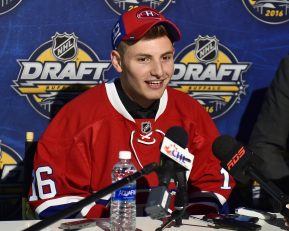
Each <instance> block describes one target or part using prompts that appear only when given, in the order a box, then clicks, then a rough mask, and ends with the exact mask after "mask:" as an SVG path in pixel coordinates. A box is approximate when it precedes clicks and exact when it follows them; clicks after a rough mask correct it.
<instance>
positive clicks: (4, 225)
mask: <svg viewBox="0 0 289 231" xmlns="http://www.w3.org/2000/svg"><path fill="white" fill-rule="evenodd" d="M196 217H197V218H199V217H200V216H196ZM76 220H77V219H64V220H60V221H58V222H56V223H54V224H52V225H51V226H49V227H47V228H45V229H43V230H45V231H60V230H63V229H60V228H59V226H60V224H61V223H63V222H70V221H76ZM36 222H39V221H38V220H21V221H0V227H1V228H0V229H1V230H13V231H20V230H23V229H26V228H28V227H30V226H31V225H33V224H35V223H36ZM270 223H271V224H269V223H268V222H267V221H264V220H260V221H259V222H258V224H260V225H261V226H262V229H261V230H265V231H274V230H286V227H285V225H284V221H283V218H282V216H280V215H278V216H277V219H276V220H274V221H270ZM160 225H161V221H159V220H153V219H151V218H149V217H137V229H136V231H154V230H155V229H156V228H158V227H159V226H160ZM287 229H288V230H289V228H287ZM81 230H84V231H92V230H93V231H109V219H105V218H101V219H96V223H95V226H93V227H88V228H84V229H81ZM165 230H168V231H180V230H181V231H192V230H193V231H210V230H218V231H228V229H215V228H212V227H208V225H207V223H205V222H203V221H201V220H199V219H194V218H190V219H189V220H185V219H184V220H183V225H182V226H181V227H170V228H166V229H165Z"/></svg>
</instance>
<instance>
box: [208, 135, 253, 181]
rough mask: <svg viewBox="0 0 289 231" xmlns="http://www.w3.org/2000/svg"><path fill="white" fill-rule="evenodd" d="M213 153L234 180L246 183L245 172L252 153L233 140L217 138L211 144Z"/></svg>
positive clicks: (225, 137) (224, 137)
mask: <svg viewBox="0 0 289 231" xmlns="http://www.w3.org/2000/svg"><path fill="white" fill-rule="evenodd" d="M212 149H213V153H214V155H215V156H216V157H217V158H218V159H219V160H220V161H221V165H222V167H223V168H224V169H226V170H227V171H228V172H229V173H230V174H231V175H232V176H233V177H234V178H235V179H237V180H239V181H241V182H244V183H245V182H246V181H248V180H249V178H248V177H247V176H245V170H246V167H247V165H248V164H249V162H250V159H251V157H252V153H251V152H250V151H249V150H248V149H246V148H245V147H244V146H243V145H242V144H241V143H239V142H237V141H236V140H235V139H234V138H232V137H230V136H228V135H224V136H219V137H218V138H217V139H216V140H215V141H214V143H213V147H212Z"/></svg>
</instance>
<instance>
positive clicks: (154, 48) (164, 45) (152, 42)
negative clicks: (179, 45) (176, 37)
mask: <svg viewBox="0 0 289 231" xmlns="http://www.w3.org/2000/svg"><path fill="white" fill-rule="evenodd" d="M173 51H174V48H173V44H172V42H171V40H170V39H169V38H168V37H167V36H162V37H158V38H153V39H148V38H143V39H141V40H139V41H138V42H136V43H134V44H133V45H128V46H126V48H125V53H127V54H148V55H162V54H165V53H168V52H173Z"/></svg>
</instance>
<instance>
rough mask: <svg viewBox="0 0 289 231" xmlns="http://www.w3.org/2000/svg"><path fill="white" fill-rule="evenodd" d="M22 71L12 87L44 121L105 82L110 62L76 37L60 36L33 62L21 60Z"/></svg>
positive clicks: (33, 57) (39, 50)
mask: <svg viewBox="0 0 289 231" xmlns="http://www.w3.org/2000/svg"><path fill="white" fill-rule="evenodd" d="M17 61H18V63H19V65H20V66H21V69H20V71H19V74H18V78H17V80H14V81H13V82H14V85H12V86H11V87H12V88H13V89H14V90H15V91H16V92H17V93H18V94H19V95H20V96H23V97H26V98H27V100H28V102H29V103H30V105H31V106H32V107H33V108H34V109H35V110H36V111H37V112H38V113H39V114H41V115H42V116H43V117H45V118H48V119H50V118H52V117H53V116H54V115H55V113H57V111H58V110H59V109H60V108H61V107H62V106H63V105H64V104H65V103H67V102H68V101H69V100H71V99H72V98H74V97H75V96H77V95H79V94H80V93H81V92H83V91H84V90H86V89H88V88H91V87H93V86H95V85H96V84H100V83H103V82H105V79H104V73H105V72H106V71H107V70H109V68H110V66H111V63H110V61H102V60H100V59H99V58H98V56H97V55H96V54H95V53H94V51H93V50H92V49H91V48H90V47H89V46H87V45H86V44H84V43H83V42H81V41H79V38H78V37H77V36H75V34H74V33H71V34H69V33H66V32H65V33H63V34H60V33H56V34H55V35H54V36H52V39H51V40H49V41H47V42H46V43H44V44H42V45H40V47H38V48H37V49H36V50H35V51H34V52H33V53H32V55H31V56H30V57H29V59H21V60H17Z"/></svg>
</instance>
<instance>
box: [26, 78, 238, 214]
mask: <svg viewBox="0 0 289 231" xmlns="http://www.w3.org/2000/svg"><path fill="white" fill-rule="evenodd" d="M172 126H181V127H183V128H184V129H185V130H186V131H187V132H188V134H189V143H188V149H189V151H190V153H192V154H193V155H194V162H193V167H192V170H191V174H190V176H189V179H188V191H189V192H188V193H189V203H190V205H192V208H199V207H198V206H197V205H198V204H203V205H205V206H213V207H215V208H216V209H217V208H218V207H220V206H222V205H223V204H224V203H225V202H226V199H227V198H228V196H229V194H230V193H231V190H232V187H233V186H234V181H233V179H232V178H231V177H230V176H229V175H228V173H227V172H226V171H224V170H223V169H222V168H221V167H220V164H219V161H218V160H217V159H216V158H215V157H214V155H213V154H212V151H211V147H212V143H213V141H214V140H215V138H216V137H217V136H218V131H217V129H216V127H215V125H214V123H213V121H212V120H211V118H210V116H209V114H208V113H207V112H206V111H205V110H204V109H203V107H202V106H201V105H200V104H199V103H198V102H197V101H196V100H194V99H193V98H191V97H190V96H188V95H187V94H185V93H182V92H180V91H177V90H175V89H172V88H170V87H168V88H167V90H166V91H165V92H164V94H163V96H162V98H161V99H160V104H159V109H158V112H157V114H156V116H155V118H154V119H134V118H132V117H131V115H130V114H129V113H128V112H127V110H126V109H125V107H124V105H123V104H122V102H121V100H120V98H119V96H118V94H117V91H116V88H115V85H114V83H113V82H112V83H106V84H102V85H97V86H96V87H94V88H92V89H90V90H87V91H86V92H84V93H83V94H81V95H80V96H78V97H76V98H75V99H74V100H72V101H71V102H69V103H67V104H66V105H65V106H64V107H63V108H62V109H61V110H60V111H59V113H58V114H57V115H56V117H55V118H54V119H53V120H52V121H51V123H50V124H49V126H48V128H47V129H46V131H45V132H44V134H43V135H42V137H41V139H40V140H39V142H38V147H37V151H36V154H35V159H34V172H33V176H34V181H33V183H32V187H31V190H30V197H29V201H30V205H31V207H32V208H33V209H34V210H35V211H36V214H38V216H39V218H44V217H47V216H49V215H51V214H53V213H55V212H57V211H58V210H62V209H63V208H65V207H67V206H70V205H71V203H75V202H77V201H79V200H81V199H83V198H85V197H87V196H89V195H91V193H93V192H96V191H99V190H101V189H103V188H105V187H106V186H108V185H110V184H111V181H112V180H111V170H112V167H113V165H114V164H115V163H116V162H117V160H118V153H119V151H120V150H129V151H131V152H132V153H133V154H132V162H133V163H134V165H135V166H136V168H137V169H138V170H139V169H141V168H142V166H144V165H147V164H149V163H152V162H157V163H158V162H159V159H160V143H161V142H162V140H163V137H164V134H165V132H166V131H167V130H168V129H169V128H170V127H172ZM157 185H158V177H157V175H156V173H151V174H149V175H147V176H145V177H144V178H142V179H140V180H139V181H137V189H138V191H140V192H141V191H144V190H143V189H148V188H151V187H154V186H157ZM137 200H138V196H137ZM108 201H109V196H107V197H106V198H102V200H98V201H96V202H95V203H92V204H91V205H89V206H86V207H85V208H83V209H82V210H81V211H80V212H79V213H78V214H75V215H76V216H84V217H103V216H107V215H108V214H109V213H108V211H109V210H108ZM140 203H143V204H145V201H142V202H140ZM194 205H195V207H194ZM190 211H193V209H192V210H190ZM203 212H204V213H205V211H203ZM195 213H200V211H197V212H196V211H195ZM201 213H202V211H201Z"/></svg>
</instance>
